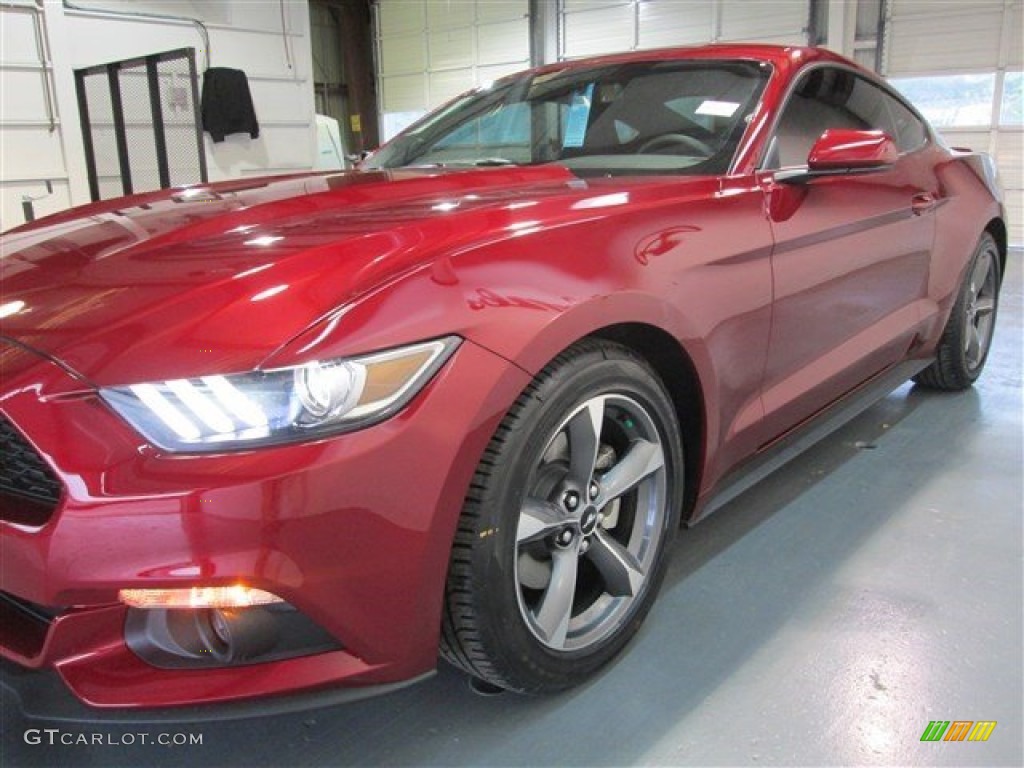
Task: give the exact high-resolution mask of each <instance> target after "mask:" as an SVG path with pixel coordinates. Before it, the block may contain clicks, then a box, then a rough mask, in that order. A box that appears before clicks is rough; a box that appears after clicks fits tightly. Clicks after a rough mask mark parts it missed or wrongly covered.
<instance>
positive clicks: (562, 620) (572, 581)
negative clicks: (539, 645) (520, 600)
mask: <svg viewBox="0 0 1024 768" xmlns="http://www.w3.org/2000/svg"><path fill="white" fill-rule="evenodd" d="M551 566H552V567H551V581H549V582H548V588H547V589H546V590H545V592H544V597H543V599H542V600H541V602H540V606H539V608H538V610H537V614H536V620H537V625H538V628H539V629H540V631H541V634H542V635H543V636H544V641H545V642H547V643H548V644H549V645H551V646H553V647H555V648H562V647H564V646H565V637H566V635H567V634H568V633H569V619H570V618H571V616H572V601H573V598H574V597H575V596H576V574H577V571H578V568H579V558H578V556H577V554H576V549H575V548H571V549H556V550H553V551H552V553H551Z"/></svg>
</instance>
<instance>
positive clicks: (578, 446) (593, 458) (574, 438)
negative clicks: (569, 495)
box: [568, 397, 604, 489]
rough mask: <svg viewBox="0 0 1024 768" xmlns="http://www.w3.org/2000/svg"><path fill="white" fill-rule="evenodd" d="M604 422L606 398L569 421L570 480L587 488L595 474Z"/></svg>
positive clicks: (595, 399)
mask: <svg viewBox="0 0 1024 768" xmlns="http://www.w3.org/2000/svg"><path fill="white" fill-rule="evenodd" d="M603 422H604V398H603V397H595V398H594V399H592V400H589V401H588V402H587V404H586V405H585V406H584V407H583V408H582V409H581V410H580V411H579V413H577V414H576V415H575V416H573V417H572V419H570V420H569V428H568V432H569V480H570V481H571V482H572V483H574V484H576V486H577V487H578V488H584V489H585V488H586V487H587V486H588V485H589V484H590V478H591V477H592V476H593V474H594V464H595V463H596V462H597V449H598V446H599V445H600V442H601V424H602V423H603Z"/></svg>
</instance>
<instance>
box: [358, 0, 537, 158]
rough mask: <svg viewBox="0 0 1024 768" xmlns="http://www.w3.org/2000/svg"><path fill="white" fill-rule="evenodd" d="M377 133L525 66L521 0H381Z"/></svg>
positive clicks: (391, 131)
mask: <svg viewBox="0 0 1024 768" xmlns="http://www.w3.org/2000/svg"><path fill="white" fill-rule="evenodd" d="M375 25H376V38H377V39H376V42H377V88H378V94H379V99H380V105H381V134H382V138H383V139H388V138H391V137H392V136H394V135H395V134H396V133H397V132H398V131H399V130H401V129H402V128H404V127H405V126H406V125H408V124H409V123H410V122H412V121H413V120H415V119H416V118H418V117H419V116H420V115H422V114H423V113H424V112H426V111H427V110H429V109H433V108H434V107H437V106H439V105H441V104H443V103H444V102H446V101H448V100H449V99H451V98H453V97H455V96H457V95H459V94H460V93H462V92H463V91H466V90H469V89H470V88H472V87H474V86H476V85H480V84H481V83H485V82H488V81H490V80H494V79H496V78H498V77H501V76H502V75H505V74H508V73H510V72H515V71H516V70H519V69H523V68H525V67H527V66H529V62H530V24H529V2H528V0H380V1H379V2H378V3H377V4H376V5H375Z"/></svg>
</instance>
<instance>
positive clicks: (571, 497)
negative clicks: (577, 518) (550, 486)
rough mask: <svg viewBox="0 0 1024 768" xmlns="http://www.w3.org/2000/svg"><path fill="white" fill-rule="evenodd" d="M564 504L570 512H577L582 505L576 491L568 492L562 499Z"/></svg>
mask: <svg viewBox="0 0 1024 768" xmlns="http://www.w3.org/2000/svg"><path fill="white" fill-rule="evenodd" d="M562 503H563V504H564V505H565V508H566V509H568V510H569V511H570V512H575V511H576V508H577V507H579V505H580V495H579V494H578V493H576V491H566V492H565V495H564V496H563V497H562Z"/></svg>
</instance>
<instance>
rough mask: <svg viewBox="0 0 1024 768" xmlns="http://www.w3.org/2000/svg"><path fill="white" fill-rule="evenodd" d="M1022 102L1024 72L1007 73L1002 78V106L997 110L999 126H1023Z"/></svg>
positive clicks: (1023, 111)
mask: <svg viewBox="0 0 1024 768" xmlns="http://www.w3.org/2000/svg"><path fill="white" fill-rule="evenodd" d="M1022 102H1024V72H1007V73H1006V76H1005V77H1004V78H1003V105H1002V108H1001V109H1000V110H999V124H1000V125H1022V124H1024V119H1022V118H1024V106H1022Z"/></svg>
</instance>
